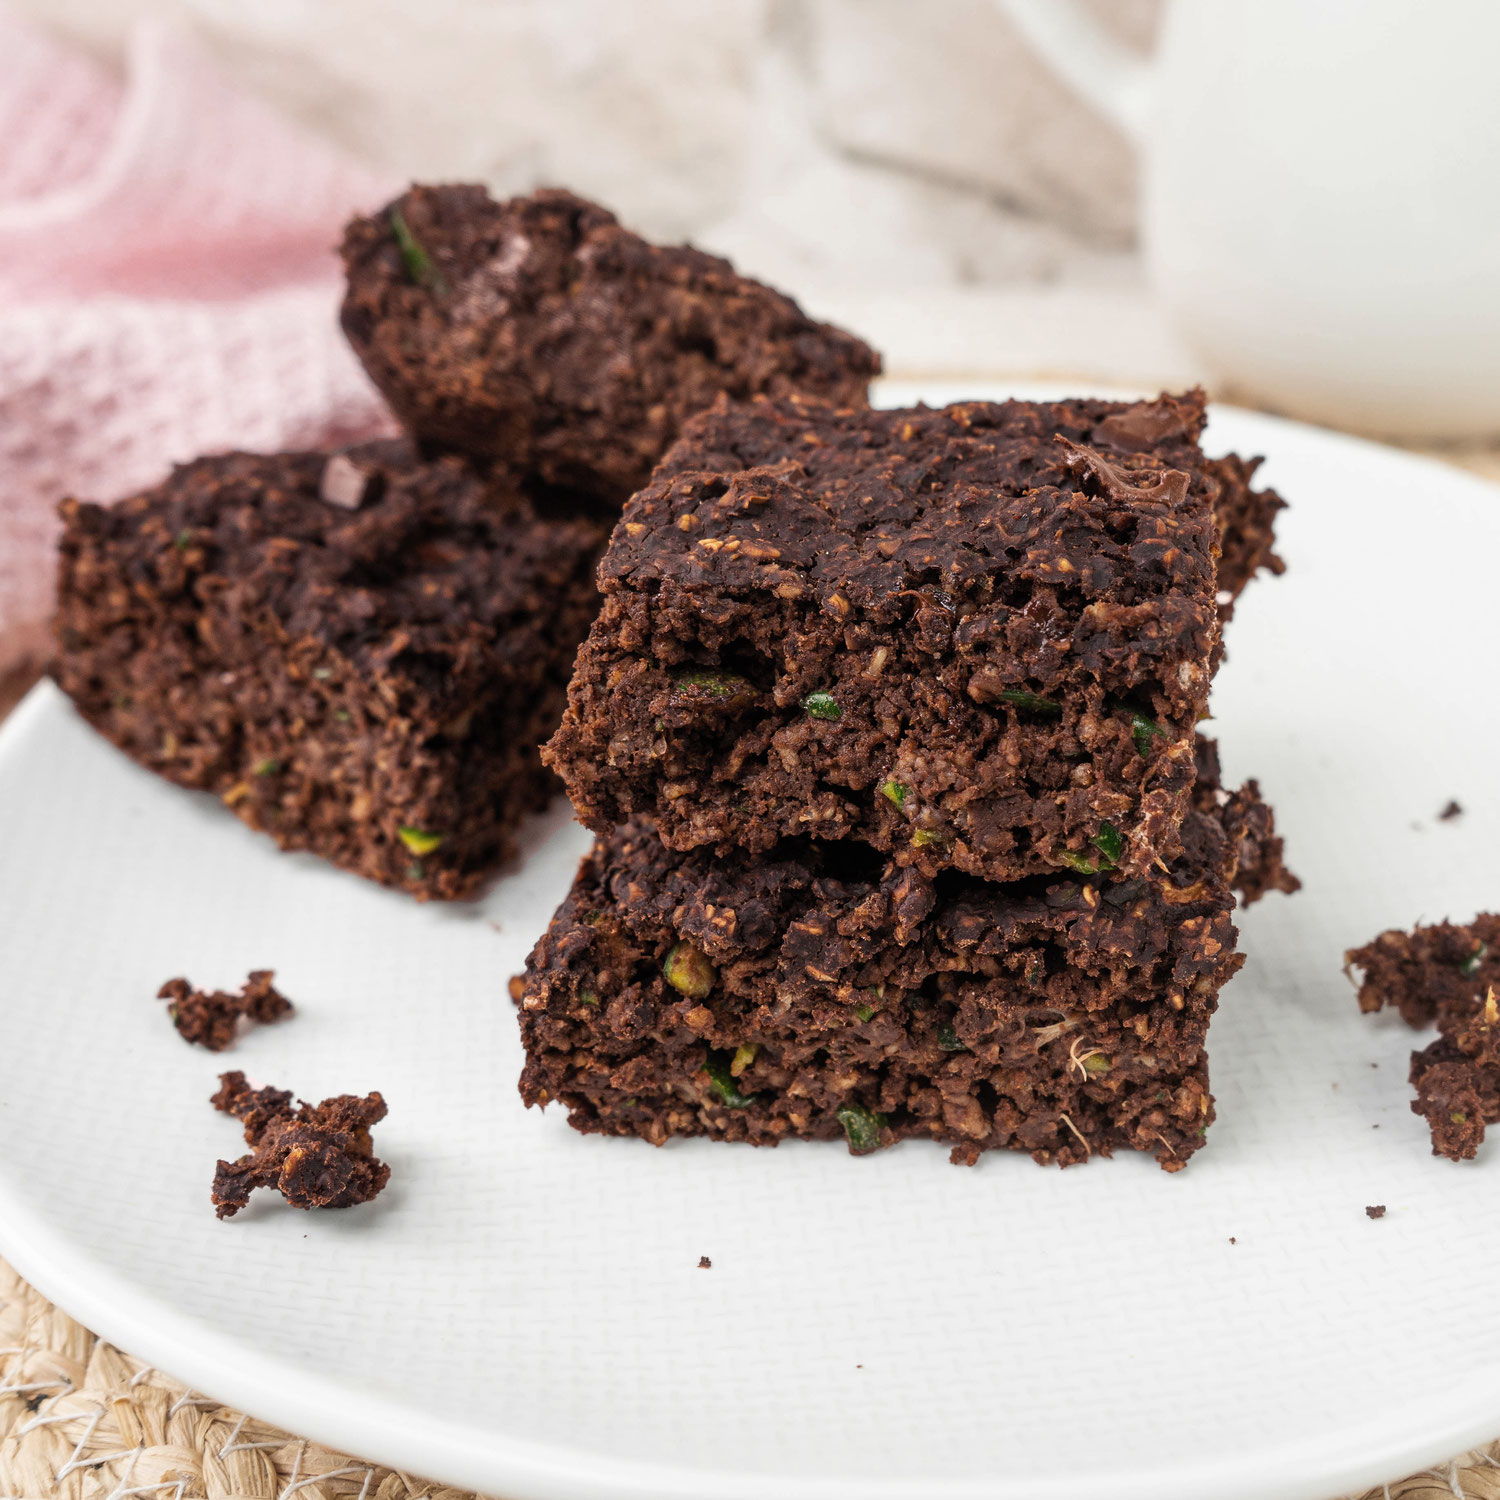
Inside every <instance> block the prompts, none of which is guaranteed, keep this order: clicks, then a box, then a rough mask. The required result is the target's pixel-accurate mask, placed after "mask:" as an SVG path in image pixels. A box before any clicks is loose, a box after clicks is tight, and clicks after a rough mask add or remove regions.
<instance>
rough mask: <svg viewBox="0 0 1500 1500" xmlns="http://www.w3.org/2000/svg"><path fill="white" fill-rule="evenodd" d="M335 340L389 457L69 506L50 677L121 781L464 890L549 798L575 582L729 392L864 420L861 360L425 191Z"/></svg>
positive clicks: (391, 236)
mask: <svg viewBox="0 0 1500 1500" xmlns="http://www.w3.org/2000/svg"><path fill="white" fill-rule="evenodd" d="M344 257H345V262H346V265H347V270H348V287H347V294H346V297H345V303H344V311H343V324H344V327H345V329H346V331H347V333H348V335H349V337H350V339H351V341H352V343H353V345H354V347H355V350H356V351H357V352H358V354H359V355H360V357H361V358H362V359H363V360H364V362H365V364H366V366H367V368H368V369H369V371H370V374H371V375H372V377H373V378H374V379H375V380H376V381H377V383H378V384H379V385H380V386H381V388H382V389H383V390H384V391H385V392H386V394H387V395H388V396H389V397H390V400H391V404H392V406H393V407H394V409H395V411H396V412H397V414H398V415H399V416H400V417H401V419H402V420H403V422H404V424H405V426H406V428H407V431H408V434H409V438H410V442H407V443H396V444H382V445H374V446H369V447H365V448H361V449H356V450H352V451H348V452H339V453H332V454H328V453H286V454H278V455H272V456H258V455H252V454H244V453H235V454H228V455H224V456H221V457H216V458H204V459H200V460H198V461H196V462H195V463H192V464H189V465H187V466H185V467H183V468H180V469H178V470H177V471H176V472H175V473H174V474H173V475H172V477H171V478H170V479H168V480H167V481H166V483H164V484H162V485H160V486H158V487H157V488H155V489H154V490H151V491H148V492H147V493H145V494H142V495H137V496H135V497H133V498H131V499H129V500H126V501H124V502H122V503H120V504H118V505H115V506H113V507H110V508H108V509H105V508H101V507H99V506H95V505H84V504H79V503H77V502H76V501H69V502H68V503H67V504H65V505H64V507H63V519H64V527H65V530H64V537H63V542H62V548H61V561H60V569H59V606H58V617H57V639H58V645H59V656H58V662H57V665H56V669H55V673H56V676H57V679H58V681H59V682H60V683H61V684H62V686H63V687H64V689H65V690H66V691H67V692H68V693H69V694H71V695H72V697H73V698H74V700H75V702H76V703H77V704H78V706H79V708H80V709H81V711H82V712H83V713H84V715H85V716H86V717H87V718H88V719H89V720H90V722H91V723H93V724H94V725H95V726H96V727H97V728H99V729H100V730H101V731H102V732H103V733H105V734H106V735H108V736H109V737H110V738H111V739H112V740H113V741H114V742H115V743H116V744H117V745H119V746H120V747H121V748H122V749H123V750H125V751H126V752H127V753H129V754H130V755H132V756H134V757H135V758H136V759H137V760H139V761H140V762H141V763H142V764H144V765H146V766H148V767H150V768H151V769H152V770H154V771H158V772H160V773H161V774H163V775H165V776H167V777H169V778H171V779H172V780H173V781H176V782H178V783H180V784H181V785H184V786H188V787H194V788H199V789H202V790H207V791H210V792H214V793H216V794H217V795H219V796H220V797H221V798H222V799H223V801H224V802H225V803H226V804H227V805H228V806H229V807H231V808H232V809H233V810H234V812H235V813H236V814H238V815H239V816H240V817H241V818H243V819H244V820H245V821H246V822H248V823H249V824H251V826H253V827H255V828H259V829H264V830H265V831H267V832H269V833H271V834H272V835H273V836H274V837H275V838H276V839H277V840H278V841H279V842H280V843H281V844H282V846H283V847H285V848H291V849H307V850H311V851H313V852H314V853H317V854H320V855H322V856H323V857H324V858H327V859H329V860H332V861H333V862H334V863H336V864H339V865H341V866H343V867H344V868H346V869H349V870H353V871H355V872H356V873H358V874H361V875H364V876H367V877H369V878H371V879H374V880H378V881H381V882H383V883H385V884H388V885H393V886H397V887H400V888H402V889H405V890H407V891H409V892H411V893H412V894H414V895H416V896H419V897H424V898H425V897H442V898H451V897H461V896H466V895H469V894H472V893H473V891H474V890H475V889H476V887H477V886H478V885H479V884H480V883H482V881H483V880H484V879H485V877H486V876H487V875H488V874H489V872H490V871H492V870H493V868H494V867H495V865H496V864H498V863H499V862H500V861H501V860H503V859H504V858H505V857H507V856H508V855H509V854H510V853H512V852H513V850H514V847H515V835H516V831H517V827H518V824H519V822H520V820H521V818H522V817H523V816H524V815H525V814H526V813H528V812H530V811H533V810H534V809H536V808H537V807H538V806H540V805H541V804H542V803H543V802H545V801H546V799H547V797H548V796H549V795H550V793H551V791H552V789H553V787H554V785H555V783H554V781H553V778H552V776H551V774H550V773H549V772H547V771H545V770H544V769H543V767H542V764H541V761H540V759H539V757H538V753H537V747H538V746H539V744H540V743H541V741H543V740H544V739H546V738H547V736H548V735H549V734H551V733H552V731H553V730H554V729H555V728H556V727H557V724H558V721H559V719H560V717H561V714H562V708H563V697H564V688H565V686H566V683H567V680H568V675H569V673H570V671H571V668H572V661H573V654H574V652H575V650H576V649H577V647H578V643H579V642H580V640H581V639H582V638H583V635H584V632H585V631H586V630H587V628H588V624H589V621H590V620H591V619H592V618H593V615H594V613H595V611H596V610H597V609H598V606H599V595H598V592H597V590H596V588H595V586H594V580H593V571H594V565H595V562H596V561H597V558H598V554H599V551H600V549H601V548H602V546H603V543H604V540H605V537H606V535H607V530H608V525H609V524H610V523H611V522H612V521H613V518H614V516H615V515H616V514H617V513H618V510H619V506H620V504H621V503H622V502H623V500H624V498H625V497H626V495H628V493H629V491H630V490H631V489H632V488H633V487H634V486H635V485H636V484H637V483H638V482H639V481H640V480H641V479H643V478H644V477H645V475H646V474H647V473H648V472H649V470H650V468H651V466H652V464H653V463H654V462H655V461H656V459H657V458H659V457H660V456H661V453H662V451H663V450H664V449H665V447H666V446H667V445H668V443H669V442H670V441H671V439H672V438H673V437H674V436H675V434H676V431H677V428H678V426H679V425H680V424H681V422H682V420H683V419H684V418H685V417H686V416H687V415H688V414H690V413H691V412H692V411H694V410H696V409H697V408H698V407H700V406H704V405H707V404H709V403H710V402H711V401H712V400H713V399H714V398H715V396H717V395H718V394H719V393H721V392H730V393H733V394H735V395H740V396H748V395H751V394H754V393H757V392H776V393H782V392H788V391H795V390H806V391H811V392H813V393H814V394H816V395H820V396H826V397H828V398H830V399H833V400H836V401H839V402H844V403H854V402H857V403H861V404H862V403H863V402H864V400H865V395H866V387H867V384H868V381H869V378H870V376H871V375H872V374H873V373H875V372H876V370H877V369H878V368H879V360H878V358H877V356H876V355H875V354H874V353H873V352H872V351H871V350H870V349H869V348H868V347H867V346H865V345H864V344H862V343H861V342H860V341H859V340H858V339H855V338H853V337H851V336H850V335H848V334H845V333H842V332H840V331H839V330H837V329H833V328H829V327H826V326H825V325H822V324H819V323H815V322H813V321H812V320H811V319H809V318H807V317H806V316H804V315H803V313H802V312H801V310H800V309H799V308H798V307H797V306H796V304H795V303H793V302H792V301H790V299H788V298H786V297H783V296H781V295H780V294H779V293H777V292H774V291H772V290H771V289H770V288H768V287H763V286H761V285H759V284H758V283H756V282H753V281H749V280H747V279H746V278H744V277H741V276H738V275H736V274H735V272H734V270H733V268H732V267H730V266H729V265H728V263H727V262H725V261H721V260H717V259H715V258H714V257H712V256H707V255H703V254H701V253H699V252H698V251H695V250H690V249H686V248H683V249H666V248H661V247H658V246H653V245H649V244H647V243H646V242H645V241H644V240H642V239H640V238H639V237H638V236H636V235H633V234H631V233H630V232H629V231H627V230H625V229H623V228H621V226H620V225H619V224H618V223H616V221H615V219H614V217H613V216H612V215H611V214H609V213H608V212H607V211H606V210H604V209H602V208H599V207H597V206H595V205H593V204H589V203H586V202H584V201H583V200H582V199H579V198H575V197H573V196H572V195H571V194H569V193H565V192H557V191H544V192H540V193H537V194H534V195H533V196H532V197H530V198H519V199H514V200H512V201H510V202H508V203H495V202H493V201H492V200H491V199H490V198H489V197H488V195H487V194H486V193H485V192H484V190H483V189H482V188H477V187H464V186H448V187H415V188H412V189H411V190H410V191H409V192H407V193H406V194H404V195H403V196H402V197H401V198H399V199H398V200H397V201H396V202H395V203H393V204H391V205H389V206H388V207H387V208H386V209H384V210H382V211H381V212H380V213H378V214H375V215H372V216H371V217H369V218H362V219H357V220H355V221H354V222H353V223H352V224H351V225H350V226H349V229H348V232H347V234H346V238H345V245H344Z"/></svg>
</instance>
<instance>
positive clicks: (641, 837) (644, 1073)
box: [512, 787, 1253, 1171]
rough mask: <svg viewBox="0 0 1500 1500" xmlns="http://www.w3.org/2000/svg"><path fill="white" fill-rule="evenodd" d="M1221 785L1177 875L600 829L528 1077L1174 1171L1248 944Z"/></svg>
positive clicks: (530, 1017) (630, 1114) (664, 1135)
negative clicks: (732, 854) (1211, 1038)
mask: <svg viewBox="0 0 1500 1500" xmlns="http://www.w3.org/2000/svg"><path fill="white" fill-rule="evenodd" d="M1206 790H1209V791H1214V790H1217V788H1216V787H1210V788H1206ZM1244 795H1245V796H1246V797H1249V798H1252V799H1253V794H1250V793H1246V794H1244ZM1228 806H1229V803H1228V802H1223V803H1221V802H1219V801H1217V799H1215V798H1213V797H1212V796H1209V797H1206V798H1204V799H1202V801H1201V802H1200V803H1195V805H1194V807H1193V808H1192V809H1191V810H1190V812H1189V813H1188V815H1187V817H1186V820H1185V837H1184V839H1183V848H1182V852H1181V853H1180V854H1179V856H1178V857H1177V858H1176V859H1175V860H1174V861H1173V863H1172V865H1171V867H1170V869H1169V870H1168V871H1166V872H1165V873H1163V872H1162V871H1159V870H1158V871H1155V872H1153V874H1152V875H1151V876H1147V877H1136V878H1126V877H1121V876H1118V875H1115V876H1103V877H1088V876H1080V875H1076V874H1073V873H1071V872H1064V873H1062V874H1060V875H1057V876H1053V877H1035V878H1032V879H1030V880H1026V881H1020V882H1016V883H1013V884H1010V885H1006V886H1000V885H995V884H992V883H989V882H985V881H980V880H976V879H973V878H972V877H967V876H956V875H954V874H952V873H951V872H950V873H947V874H944V875H942V876H940V877H938V878H937V879H932V878H929V877H927V876H925V875H923V874H922V873H921V872H920V871H918V870H915V869H912V868H909V867H902V866H899V865H897V864H895V863H894V862H893V861H891V860H890V859H889V858H886V857H882V856H881V855H880V854H878V853H877V852H876V851H874V850H872V849H870V848H869V847H868V846H866V845H862V844H857V843H854V842H852V841H851V842H844V843H839V842H830V841H820V840H817V839H808V838H801V839H794V840H789V841H786V842H785V843H783V844H781V845H779V846H778V847H777V848H776V849H775V850H774V851H771V852H770V853H769V854H768V855H767V856H766V857H764V858H762V859H760V860H757V861H744V860H740V861H728V860H720V859H716V858H714V857H713V855H712V854H711V853H709V852H708V851H706V850H703V849H698V850H693V851H690V852H679V851H675V850H671V849H668V848H666V847H665V846H664V845H663V844H662V843H661V841H660V839H659V838H657V836H656V832H655V830H654V828H653V827H652V826H651V824H650V823H649V822H647V821H645V820H639V821H637V822H635V823H632V824H629V825H626V826H625V827H623V828H619V829H615V830H612V831H611V832H610V833H609V834H607V835H605V836H603V837H601V838H600V839H598V840H597V841H596V843H595V845H594V848H593V850H592V852H591V853H590V854H589V856H588V857H587V858H586V859H585V860H584V861H583V863H582V865H581V867H580V870H579V873H578V877H577V879H576V881H575V883H574V885H573V888H572V890H571V892H570V893H569V896H568V898H567V900H566V901H565V902H564V904H563V906H562V907H561V908H560V909H559V911H558V913H557V915H556V916H555V917H554V919H553V921H552V924H551V926H550V927H549V929H548V931H547V933H546V934H545V935H544V936H543V937H542V939H541V940H540V941H539V942H538V943H537V945H536V948H535V949H534V950H533V952H532V954H531V957H530V959H529V960H528V963H527V970H526V974H525V976H524V978H523V979H522V981H521V983H520V985H519V986H517V987H513V990H512V994H513V997H514V998H516V999H517V1001H518V1005H519V1018H520V1027H521V1033H522V1039H523V1043H524V1045H525V1050H526V1065H525V1071H524V1073H523V1075H522V1079H521V1085H520V1087H521V1094H522V1097H523V1099H524V1100H525V1102H526V1103H527V1104H529V1105H546V1104H549V1103H552V1102H559V1103H561V1104H562V1105H563V1106H564V1108H566V1110H567V1111H568V1120H569V1124H570V1125H572V1126H573V1127H574V1128H575V1129H577V1130H579V1131H582V1132H584V1133H602V1134H612V1135H625V1136H636V1137H640V1138H642V1139H645V1140H647V1141H650V1142H652V1143H654V1144H657V1145H660V1144H663V1143H664V1142H666V1141H667V1140H669V1139H671V1138H674V1137H681V1136H699V1135H702V1136H708V1137H711V1138H713V1139H717V1140H728V1141H745V1142H749V1143H751V1144H754V1145H775V1144H777V1143H778V1142H779V1141H781V1140H785V1139H789V1138H801V1139H809V1140H830V1141H838V1140H842V1141H845V1142H846V1143H847V1144H848V1147H849V1149H850V1150H851V1151H852V1152H854V1153H855V1154H856V1155H862V1154H864V1153H866V1152H869V1151H873V1150H876V1149H878V1148H881V1147H885V1146H890V1145H893V1144H895V1143H896V1142H898V1141H901V1140H905V1139H929V1140H934V1141H938V1142H941V1143H943V1144H945V1145H947V1146H948V1147H950V1149H951V1159H952V1160H954V1161H955V1162H960V1163H973V1162H974V1161H975V1160H977V1159H978V1157H979V1156H980V1155H981V1154H982V1153H983V1152H986V1151H991V1150H1011V1151H1024V1152H1027V1153H1029V1154H1031V1155H1032V1156H1033V1157H1034V1158H1035V1159H1036V1160H1037V1161H1039V1162H1044V1163H1047V1162H1052V1163H1056V1164H1058V1165H1062V1166H1068V1165H1071V1164H1074V1163H1078V1162H1082V1161H1084V1160H1086V1159H1087V1158H1088V1157H1090V1156H1091V1155H1109V1154H1112V1153H1113V1152H1115V1151H1120V1150H1134V1151H1140V1152H1145V1153H1147V1154H1150V1155H1152V1156H1154V1157H1155V1158H1156V1160H1157V1161H1158V1163H1159V1164H1160V1165H1161V1166H1162V1167H1163V1168H1165V1169H1166V1170H1168V1171H1176V1170H1178V1169H1179V1168H1181V1167H1182V1166H1183V1165H1184V1164H1185V1163H1186V1162H1187V1161H1188V1159H1189V1158H1190V1157H1191V1156H1192V1155H1193V1154H1194V1153H1195V1152H1196V1151H1197V1150H1198V1149H1199V1148H1200V1147H1201V1146H1202V1145H1203V1144H1204V1138H1205V1134H1206V1132H1207V1130H1208V1127H1209V1125H1210V1124H1211V1123H1212V1120H1213V1098H1212V1094H1211V1093H1210V1091H1209V1084H1208V1065H1207V1053H1206V1050H1205V1043H1206V1037H1207V1031H1208V1023H1209V1020H1210V1018H1211V1016H1212V1014H1213V1012H1214V1010H1215V1008H1216V1006H1217V1000H1218V993H1219V990H1220V988H1221V987H1222V985H1223V984H1224V983H1225V982H1226V981H1227V980H1228V979H1229V978H1230V977H1231V976H1232V975H1233V974H1234V973H1235V972H1236V971H1237V969H1238V968H1239V967H1240V964H1241V958H1240V956H1239V954H1238V953H1237V952H1236V931H1235V926H1234V923H1233V920H1232V911H1233V907H1234V898H1233V896H1232V894H1231V889H1230V887H1231V883H1232V882H1233V880H1234V878H1235V864H1236V861H1237V859H1238V857H1239V852H1240V848H1241V841H1240V840H1239V838H1238V836H1237V833H1236V829H1235V826H1234V820H1233V819H1231V818H1226V815H1225V809H1226V808H1227V807H1228ZM517 990H518V991H519V993H517Z"/></svg>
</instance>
